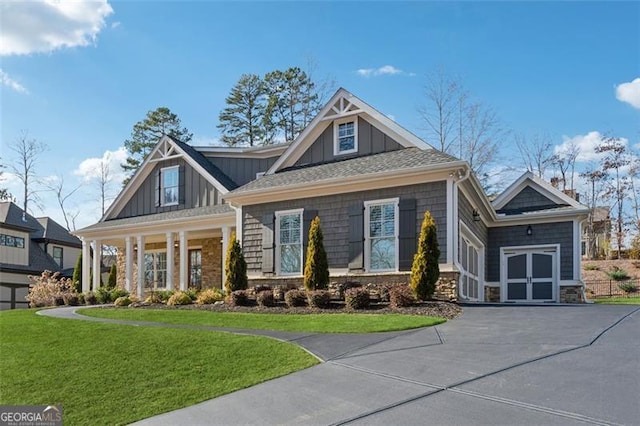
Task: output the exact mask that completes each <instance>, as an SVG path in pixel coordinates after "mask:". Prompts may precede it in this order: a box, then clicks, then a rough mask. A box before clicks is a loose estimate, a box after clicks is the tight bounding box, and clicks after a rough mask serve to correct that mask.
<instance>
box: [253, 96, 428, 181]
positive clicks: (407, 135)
mask: <svg viewBox="0 0 640 426" xmlns="http://www.w3.org/2000/svg"><path fill="white" fill-rule="evenodd" d="M357 115H361V116H362V117H364V118H365V119H366V120H367V121H369V122H371V124H373V125H374V126H376V127H377V128H378V129H380V130H381V131H382V132H383V133H386V134H388V135H389V136H391V137H392V138H393V139H394V140H395V141H396V142H398V143H399V144H401V145H402V146H404V147H405V148H411V147H416V148H421V149H423V150H435V149H434V148H433V147H432V146H431V145H429V144H427V143H426V142H424V141H423V140H422V139H420V138H419V137H417V136H416V135H414V134H413V133H411V132H410V131H408V130H407V129H405V128H404V127H402V126H400V125H399V124H398V123H396V122H395V121H393V120H391V119H390V118H389V117H387V116H386V115H384V114H382V113H381V112H380V111H378V110H376V109H375V108H373V107H372V106H370V105H369V104H367V103H366V102H364V101H363V100H362V99H360V98H358V97H357V96H355V95H353V94H351V93H349V92H348V91H347V90H345V89H343V88H340V89H338V91H336V93H335V94H334V95H333V96H332V97H331V99H329V101H328V102H327V103H326V104H325V106H324V107H322V109H321V110H320V112H319V113H318V114H317V115H316V116H315V118H314V119H313V120H312V121H311V123H309V125H308V126H307V127H306V128H305V129H304V130H303V131H302V133H300V134H299V135H298V137H297V138H296V139H295V140H294V141H293V142H292V143H291V145H290V146H289V148H287V150H286V151H285V152H284V154H282V155H281V156H280V158H279V159H278V160H277V161H276V162H275V163H274V164H273V166H271V168H270V169H269V170H268V171H267V172H266V173H265V175H270V174H274V173H276V172H277V171H279V170H282V169H285V168H287V167H291V166H293V165H294V164H295V162H296V161H297V160H298V159H299V158H300V157H301V156H302V154H304V152H305V151H306V150H307V149H308V148H309V147H310V146H311V144H313V142H314V141H315V140H316V138H317V137H318V136H319V135H320V134H321V133H322V132H323V131H324V130H325V129H326V128H327V127H328V126H329V125H330V124H331V123H332V122H333V120H337V119H341V118H344V117H351V116H354V117H355V116H357Z"/></svg>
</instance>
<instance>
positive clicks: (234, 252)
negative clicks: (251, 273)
mask: <svg viewBox="0 0 640 426" xmlns="http://www.w3.org/2000/svg"><path fill="white" fill-rule="evenodd" d="M230 240H231V244H229V247H228V248H227V260H226V262H225V265H224V270H225V277H226V278H225V281H224V289H225V291H226V292H227V294H231V293H233V292H234V291H236V290H246V288H247V285H248V282H247V281H248V280H247V262H246V261H245V260H244V256H243V254H242V247H240V242H239V241H238V240H237V239H236V233H235V232H232V233H231V237H230Z"/></svg>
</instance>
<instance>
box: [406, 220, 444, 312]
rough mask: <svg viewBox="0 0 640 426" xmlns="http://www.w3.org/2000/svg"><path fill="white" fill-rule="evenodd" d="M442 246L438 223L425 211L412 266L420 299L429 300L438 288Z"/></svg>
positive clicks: (412, 280)
mask: <svg viewBox="0 0 640 426" xmlns="http://www.w3.org/2000/svg"><path fill="white" fill-rule="evenodd" d="M439 258H440V248H439V247H438V235H437V233H436V223H435V221H434V220H433V217H432V216H431V213H430V212H429V210H427V211H425V212H424V219H423V220H422V227H421V228H420V239H419V241H418V251H417V252H416V254H415V255H414V256H413V265H412V266H411V288H412V289H413V293H414V294H415V295H416V297H417V298H418V299H419V300H427V299H430V298H431V297H433V293H434V292H435V290H436V282H437V281H438V278H439V277H440V267H439V265H438V259H439Z"/></svg>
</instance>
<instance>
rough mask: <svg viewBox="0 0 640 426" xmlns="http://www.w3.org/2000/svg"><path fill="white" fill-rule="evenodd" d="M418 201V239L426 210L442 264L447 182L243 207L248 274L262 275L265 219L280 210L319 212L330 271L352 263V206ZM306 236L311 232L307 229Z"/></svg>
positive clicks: (444, 243)
mask: <svg viewBox="0 0 640 426" xmlns="http://www.w3.org/2000/svg"><path fill="white" fill-rule="evenodd" d="M395 197H400V198H415V199H416V223H415V229H416V239H417V238H418V235H419V233H420V226H421V224H422V218H423V216H424V212H425V210H427V209H429V210H430V211H431V213H432V214H433V216H434V218H435V221H436V225H437V228H438V244H439V245H440V252H441V257H440V262H444V261H445V258H446V252H447V247H446V230H447V223H446V220H447V219H446V217H447V215H446V211H447V201H446V199H447V198H446V182H444V181H442V182H433V183H423V184H418V185H410V186H404V187H399V188H388V189H377V190H371V191H364V192H354V193H346V194H340V195H330V196H324V197H313V198H304V199H298V200H289V201H282V202H276V203H268V204H260V205H253V206H243V208H242V212H243V231H242V239H243V252H244V256H245V259H246V261H247V269H248V271H249V272H253V273H260V272H261V270H262V269H261V261H262V218H263V216H264V215H265V214H272V213H274V212H276V211H280V210H290V209H297V208H304V209H312V210H317V211H318V216H319V217H320V223H321V226H322V232H323V234H324V244H325V249H326V251H327V255H328V259H329V267H330V268H347V267H348V263H349V206H351V205H354V204H356V203H364V202H365V201H372V200H378V199H385V198H395ZM303 232H308V230H307V229H305V230H303Z"/></svg>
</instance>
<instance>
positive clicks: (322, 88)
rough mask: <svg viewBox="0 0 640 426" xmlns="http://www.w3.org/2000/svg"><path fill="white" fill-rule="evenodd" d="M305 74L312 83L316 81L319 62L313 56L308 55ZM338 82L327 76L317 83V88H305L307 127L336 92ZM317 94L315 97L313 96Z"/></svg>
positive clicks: (305, 120) (305, 119)
mask: <svg viewBox="0 0 640 426" xmlns="http://www.w3.org/2000/svg"><path fill="white" fill-rule="evenodd" d="M305 60H306V67H305V70H304V71H305V72H306V73H307V76H308V77H309V79H311V81H314V79H315V76H316V72H317V71H318V61H317V60H316V58H314V57H313V56H312V55H306V57H305ZM336 85H337V84H336V80H335V78H333V77H332V76H331V75H325V76H324V78H322V79H321V80H317V81H316V82H315V87H311V86H304V89H305V90H306V91H307V92H306V95H305V98H306V99H307V100H308V102H309V104H308V105H306V106H305V107H304V109H303V122H304V126H305V127H306V126H307V125H308V124H309V123H311V120H313V118H314V117H315V116H316V114H317V113H318V111H320V109H322V106H323V105H324V104H325V103H326V102H327V101H328V100H329V98H330V97H331V95H333V92H335V90H336ZM314 92H315V95H316V96H315V97H314V96H313V95H314Z"/></svg>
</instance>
